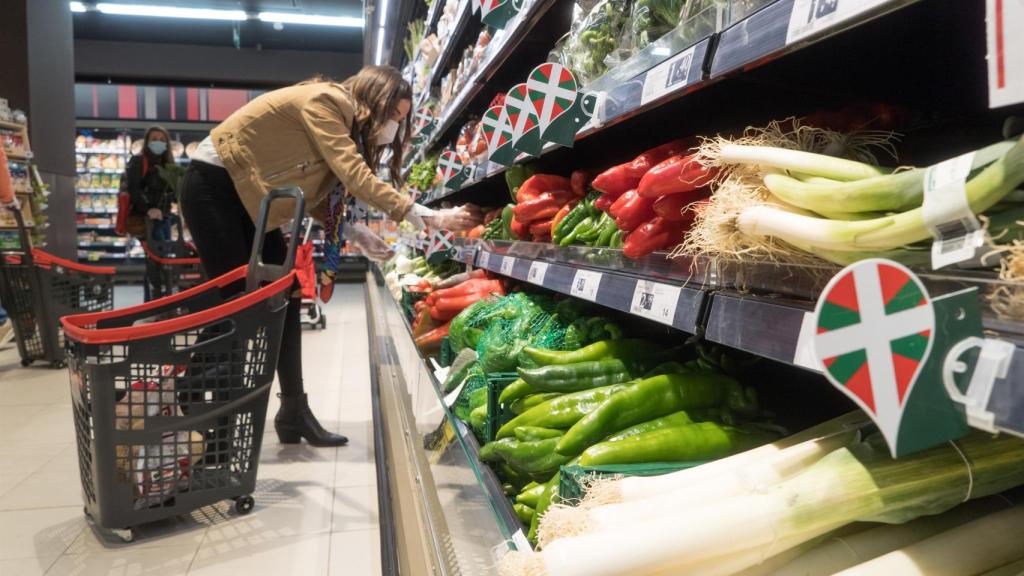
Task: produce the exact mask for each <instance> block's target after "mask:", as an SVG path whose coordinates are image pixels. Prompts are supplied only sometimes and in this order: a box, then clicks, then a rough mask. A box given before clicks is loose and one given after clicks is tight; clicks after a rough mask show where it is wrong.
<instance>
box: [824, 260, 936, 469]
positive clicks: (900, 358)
mask: <svg viewBox="0 0 1024 576" xmlns="http://www.w3.org/2000/svg"><path fill="white" fill-rule="evenodd" d="M815 328H816V332H817V333H816V335H815V336H814V351H815V356H816V357H817V358H818V360H819V361H820V362H821V364H822V371H823V372H824V373H825V376H826V377H827V378H828V380H829V381H830V382H831V383H832V384H833V385H834V386H835V387H837V388H838V389H839V390H841V391H842V392H843V393H844V394H846V395H847V396H848V397H850V399H852V400H853V401H854V402H856V403H857V404H858V405H859V406H860V407H861V408H862V409H863V410H864V411H865V412H867V413H868V414H869V415H870V416H871V418H872V419H873V420H874V421H875V423H876V424H877V425H878V427H879V429H880V430H881V431H882V433H883V435H884V436H885V439H886V442H887V443H888V445H889V448H890V450H891V451H892V452H893V453H894V454H895V453H896V445H897V442H898V435H899V431H900V423H901V422H902V420H903V416H904V412H905V411H906V408H907V400H908V398H909V397H910V394H911V391H912V390H913V388H914V384H915V382H916V381H917V379H918V376H920V374H921V369H922V367H923V366H924V364H925V361H926V360H927V359H928V356H929V354H930V353H931V348H932V341H933V336H934V332H935V309H934V307H933V306H932V301H931V298H930V297H929V295H928V292H927V291H926V290H925V287H924V285H923V284H922V283H921V281H920V280H919V279H918V278H917V276H915V275H914V274H913V273H912V272H910V270H908V269H907V268H906V267H905V266H903V265H901V264H898V263H896V262H892V261H889V260H882V259H878V258H873V259H868V260H862V261H860V262H857V263H855V264H852V265H850V266H848V267H846V268H844V269H843V270H842V271H841V272H840V273H839V274H837V275H836V276H835V277H834V278H832V280H831V281H830V282H829V283H828V285H827V286H826V287H825V290H824V292H822V295H821V298H819V300H818V304H817V307H816V309H815Z"/></svg>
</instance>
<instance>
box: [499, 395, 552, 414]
mask: <svg viewBox="0 0 1024 576" xmlns="http://www.w3.org/2000/svg"><path fill="white" fill-rule="evenodd" d="M559 396H561V394H559V393H558V392H541V393H538V394H530V395H529V396H523V397H522V398H520V399H519V400H516V401H515V402H513V403H512V404H511V405H510V406H509V407H508V409H509V410H511V411H512V413H513V414H515V415H517V416H518V415H519V414H522V413H523V412H526V411H527V410H529V409H530V408H533V407H534V406H537V405H539V404H543V403H545V402H547V401H548V400H551V399H552V398H558V397H559Z"/></svg>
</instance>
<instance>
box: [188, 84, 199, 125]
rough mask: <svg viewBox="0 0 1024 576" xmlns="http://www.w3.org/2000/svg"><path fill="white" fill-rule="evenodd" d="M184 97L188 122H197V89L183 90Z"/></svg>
mask: <svg viewBox="0 0 1024 576" xmlns="http://www.w3.org/2000/svg"><path fill="white" fill-rule="evenodd" d="M185 96H186V98H187V99H188V118H187V119H188V120H190V121H192V122H197V121H199V88H187V89H185Z"/></svg>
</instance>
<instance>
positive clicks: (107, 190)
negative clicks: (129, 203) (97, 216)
mask: <svg viewBox="0 0 1024 576" xmlns="http://www.w3.org/2000/svg"><path fill="white" fill-rule="evenodd" d="M75 192H78V193H79V194H119V193H120V192H121V191H120V190H119V189H117V188H77V189H75Z"/></svg>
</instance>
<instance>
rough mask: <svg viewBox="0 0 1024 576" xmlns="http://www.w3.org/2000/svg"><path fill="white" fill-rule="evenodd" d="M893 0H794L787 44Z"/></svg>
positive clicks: (787, 32)
mask: <svg viewBox="0 0 1024 576" xmlns="http://www.w3.org/2000/svg"><path fill="white" fill-rule="evenodd" d="M890 1H891V0H793V10H792V11H791V12H790V15H789V27H788V28H787V29H786V44H787V45H789V44H792V43H793V42H797V41H799V40H803V39H804V38H808V37H810V36H814V35H815V34H818V33H819V32H822V31H824V30H827V29H829V28H831V27H833V26H835V25H837V24H840V23H842V22H845V21H847V20H850V19H852V18H853V17H855V16H857V15H859V14H862V13H864V12H867V11H868V10H871V9H872V8H876V7H878V6H882V5H883V4H887V3H889V2H890Z"/></svg>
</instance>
